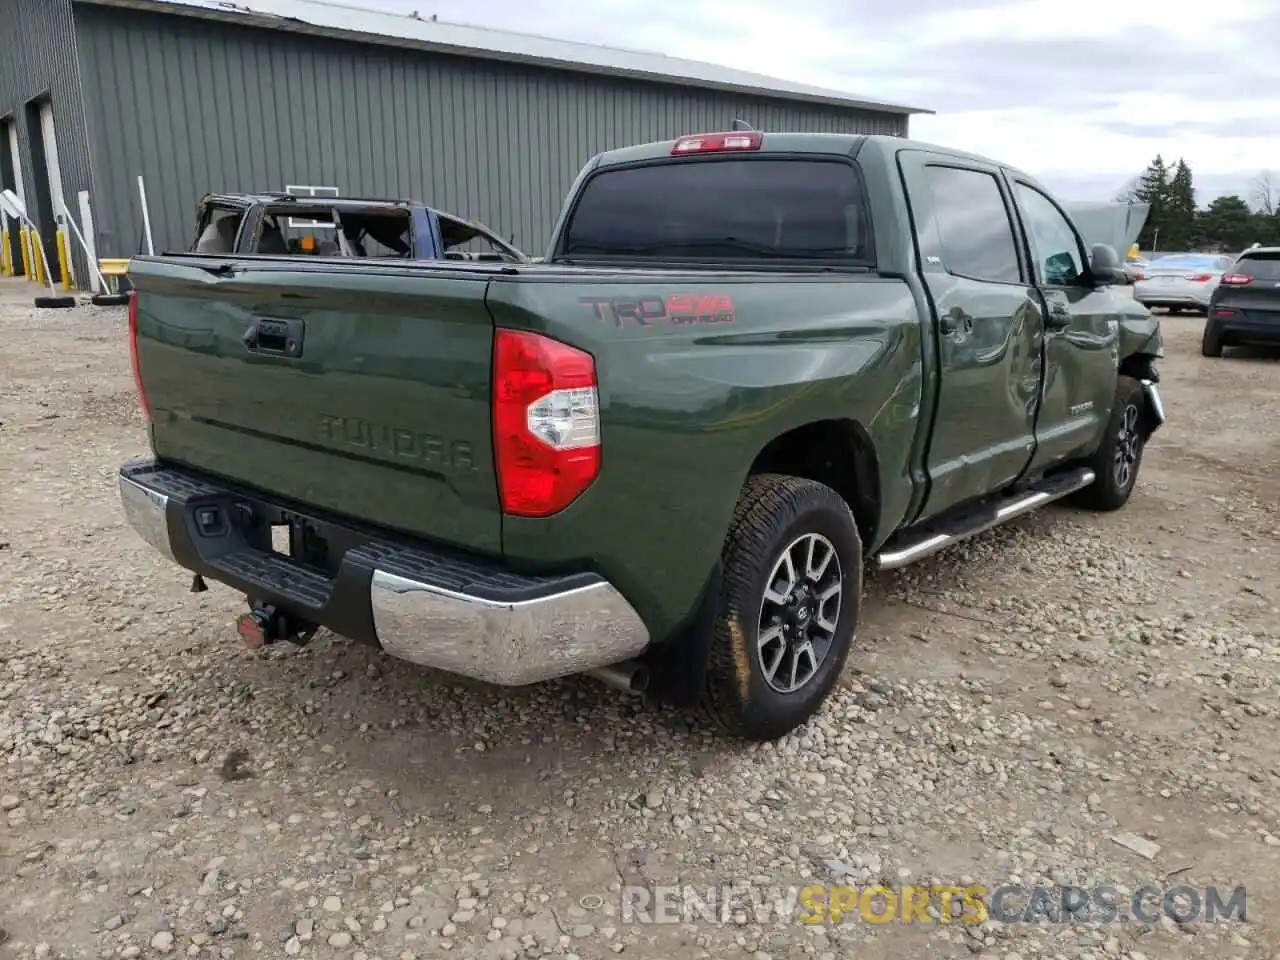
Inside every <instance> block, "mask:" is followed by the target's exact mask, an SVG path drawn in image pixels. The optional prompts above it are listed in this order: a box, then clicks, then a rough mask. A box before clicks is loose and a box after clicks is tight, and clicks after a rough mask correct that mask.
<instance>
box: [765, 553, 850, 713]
mask: <svg viewBox="0 0 1280 960" xmlns="http://www.w3.org/2000/svg"><path fill="white" fill-rule="evenodd" d="M843 592H844V569H843V567H842V566H841V564H840V555H839V554H838V553H837V552H836V548H835V546H834V545H833V544H832V543H831V541H830V540H828V539H827V538H826V537H824V536H822V534H819V533H806V534H804V535H803V536H801V537H797V538H796V539H795V540H793V541H792V542H791V544H790V545H789V546H788V547H787V548H786V549H785V550H783V551H782V555H781V556H780V557H779V558H778V560H777V562H776V563H775V564H774V565H773V569H772V571H771V572H770V574H769V579H768V581H767V583H766V585H765V591H764V598H763V599H762V600H761V602H760V618H759V625H758V630H757V634H756V636H757V641H756V658H757V660H758V662H759V664H760V671H761V674H762V675H763V676H764V679H765V682H766V683H768V684H769V686H770V687H772V688H773V689H774V690H776V691H777V692H778V693H795V692H796V691H797V690H800V689H801V688H802V687H804V686H805V685H806V684H808V683H809V681H811V680H812V679H813V678H814V677H815V676H817V673H818V669H819V667H821V666H822V664H823V662H824V661H825V660H826V658H827V655H828V654H829V653H830V652H831V647H832V646H833V644H834V642H835V635H836V625H837V624H839V622H840V610H841V604H842V600H843Z"/></svg>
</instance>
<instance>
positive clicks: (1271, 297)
mask: <svg viewBox="0 0 1280 960" xmlns="http://www.w3.org/2000/svg"><path fill="white" fill-rule="evenodd" d="M1238 343H1273V344H1277V345H1280V247H1254V248H1253V249H1252V250H1246V251H1245V252H1244V253H1242V254H1240V257H1239V258H1238V259H1237V260H1236V262H1235V263H1233V264H1232V265H1231V266H1230V267H1229V268H1228V270H1227V272H1226V273H1224V274H1223V275H1222V280H1221V281H1220V282H1219V283H1218V288H1217V289H1216V290H1214V291H1213V296H1212V297H1210V299H1209V318H1208V319H1207V320H1206V321H1205V324H1204V339H1203V340H1202V341H1201V342H1200V352H1201V353H1203V354H1204V355H1205V356H1206V357H1220V356H1222V348H1223V347H1229V346H1233V345H1235V344H1238Z"/></svg>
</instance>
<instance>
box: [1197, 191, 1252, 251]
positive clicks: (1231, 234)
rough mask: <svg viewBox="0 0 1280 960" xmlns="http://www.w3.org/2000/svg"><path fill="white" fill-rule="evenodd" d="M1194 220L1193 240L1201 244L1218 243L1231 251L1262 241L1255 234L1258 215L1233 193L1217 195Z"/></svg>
mask: <svg viewBox="0 0 1280 960" xmlns="http://www.w3.org/2000/svg"><path fill="white" fill-rule="evenodd" d="M1196 220H1197V223H1196V227H1197V230H1196V232H1197V234H1198V236H1197V238H1196V239H1198V240H1199V241H1200V242H1201V243H1203V244H1215V245H1219V244H1220V245H1221V246H1222V247H1223V248H1224V249H1226V250H1228V251H1231V252H1233V253H1235V252H1238V251H1240V250H1243V249H1244V248H1245V247H1247V246H1249V245H1250V244H1252V243H1255V242H1264V238H1263V237H1260V236H1257V233H1258V227H1259V223H1258V218H1257V217H1256V215H1255V214H1254V212H1253V211H1252V210H1250V209H1249V204H1247V203H1245V202H1244V200H1242V199H1241V198H1240V197H1237V196H1228V197H1218V198H1217V199H1216V200H1214V201H1213V203H1211V204H1209V209H1207V210H1205V211H1203V212H1202V213H1200V214H1199V216H1198V217H1197V218H1196Z"/></svg>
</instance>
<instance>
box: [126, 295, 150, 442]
mask: <svg viewBox="0 0 1280 960" xmlns="http://www.w3.org/2000/svg"><path fill="white" fill-rule="evenodd" d="M129 363H130V365H131V366H132V367H133V385H134V387H136V388H137V391H138V403H139V404H141V405H142V415H143V416H144V417H146V418H147V420H150V419H151V405H150V404H148V403H147V391H146V390H145V389H144V388H143V386H142V366H141V364H140V363H139V362H138V291H137V290H134V291H133V292H131V293H130V294H129Z"/></svg>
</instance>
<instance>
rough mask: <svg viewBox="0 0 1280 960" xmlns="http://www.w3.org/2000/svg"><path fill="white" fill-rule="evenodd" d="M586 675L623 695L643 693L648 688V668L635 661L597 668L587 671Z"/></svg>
mask: <svg viewBox="0 0 1280 960" xmlns="http://www.w3.org/2000/svg"><path fill="white" fill-rule="evenodd" d="M587 675H588V676H591V677H595V678H596V679H597V680H599V681H600V682H601V683H606V684H608V685H609V686H611V687H613V688H614V689H615V690H621V691H622V692H623V693H644V691H645V690H646V689H647V688H648V686H649V668H648V667H646V666H645V665H644V664H642V663H636V662H635V661H627V662H625V663H615V664H613V665H612V666H609V667H597V668H596V669H595V670H589V671H587Z"/></svg>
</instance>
